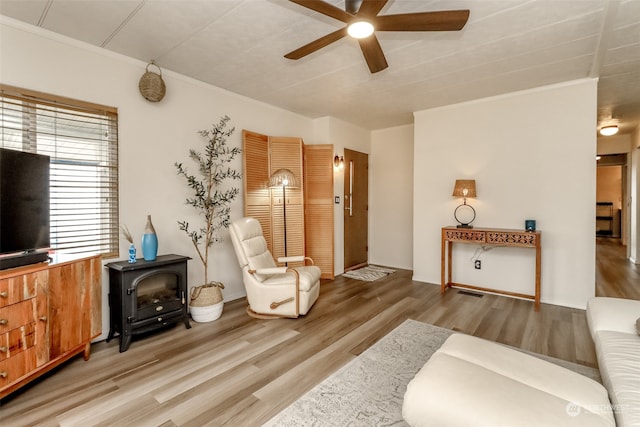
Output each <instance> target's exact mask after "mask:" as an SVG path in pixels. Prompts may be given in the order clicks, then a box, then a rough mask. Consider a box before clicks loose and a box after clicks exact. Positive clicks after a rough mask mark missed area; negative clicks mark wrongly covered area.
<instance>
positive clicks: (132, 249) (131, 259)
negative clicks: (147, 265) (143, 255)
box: [129, 243, 137, 264]
mask: <svg viewBox="0 0 640 427" xmlns="http://www.w3.org/2000/svg"><path fill="white" fill-rule="evenodd" d="M136 261H137V259H136V247H135V246H134V245H133V243H132V244H131V245H129V264H133V263H134V262H136Z"/></svg>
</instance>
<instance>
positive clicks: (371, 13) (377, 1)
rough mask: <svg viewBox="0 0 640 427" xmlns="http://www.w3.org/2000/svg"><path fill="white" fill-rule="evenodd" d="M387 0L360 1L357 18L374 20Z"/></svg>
mask: <svg viewBox="0 0 640 427" xmlns="http://www.w3.org/2000/svg"><path fill="white" fill-rule="evenodd" d="M388 1H389V0H362V4H361V5H360V9H359V10H358V16H365V17H369V18H374V17H375V16H376V15H377V14H378V12H380V11H381V10H382V8H383V7H384V5H385V4H387V2H388Z"/></svg>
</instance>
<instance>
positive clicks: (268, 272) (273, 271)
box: [249, 267, 287, 276]
mask: <svg viewBox="0 0 640 427" xmlns="http://www.w3.org/2000/svg"><path fill="white" fill-rule="evenodd" d="M286 272H287V267H273V268H259V269H257V270H249V273H251V274H256V273H257V274H264V275H267V276H269V275H273V274H284V273H286Z"/></svg>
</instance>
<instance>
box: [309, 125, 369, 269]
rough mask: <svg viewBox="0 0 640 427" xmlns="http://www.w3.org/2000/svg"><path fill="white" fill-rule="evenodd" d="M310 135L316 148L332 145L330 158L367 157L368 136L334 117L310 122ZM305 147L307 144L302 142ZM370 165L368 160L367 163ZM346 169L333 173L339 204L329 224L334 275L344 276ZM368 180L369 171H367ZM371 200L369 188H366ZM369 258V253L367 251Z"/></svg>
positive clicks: (358, 128)
mask: <svg viewBox="0 0 640 427" xmlns="http://www.w3.org/2000/svg"><path fill="white" fill-rule="evenodd" d="M314 135H315V143H316V144H333V151H334V154H337V155H338V156H344V149H345V148H348V149H350V150H354V151H359V152H361V153H366V154H369V153H370V151H371V148H370V146H371V132H370V131H369V130H367V129H364V128H361V127H359V126H356V125H354V124H351V123H347V122H345V121H342V120H340V119H336V118H335V117H323V118H320V119H316V120H314ZM305 143H307V141H306V140H305ZM369 162H371V159H369ZM345 170H346V169H342V170H337V169H335V168H334V170H333V191H334V193H333V194H334V196H339V197H340V203H339V204H334V210H333V215H334V224H333V227H334V229H333V242H334V243H333V251H334V255H333V258H334V266H333V270H334V274H336V275H338V274H342V273H344V173H345ZM369 177H370V178H369V179H370V180H371V169H369ZM369 197H371V186H369ZM369 224H371V211H369ZM369 235H371V232H369ZM369 256H371V251H369Z"/></svg>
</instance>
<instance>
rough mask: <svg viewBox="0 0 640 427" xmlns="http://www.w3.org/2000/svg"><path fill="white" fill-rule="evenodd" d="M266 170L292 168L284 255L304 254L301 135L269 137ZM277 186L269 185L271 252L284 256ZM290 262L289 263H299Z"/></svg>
mask: <svg viewBox="0 0 640 427" xmlns="http://www.w3.org/2000/svg"><path fill="white" fill-rule="evenodd" d="M269 154H270V166H271V170H270V172H271V173H273V172H275V171H277V170H278V169H282V168H286V169H289V170H290V171H291V172H293V175H294V176H295V177H296V180H297V181H298V188H287V190H286V195H287V199H286V207H287V255H288V256H296V255H304V254H305V253H304V247H305V245H304V205H303V194H304V180H303V175H302V139H301V138H289V137H274V136H272V137H269ZM282 194H283V192H282V189H281V188H272V189H271V214H272V218H273V223H272V227H273V255H274V257H275V258H278V257H283V256H285V251H284V217H283V205H282V204H283V202H284V200H283V198H282ZM303 264H304V263H290V264H289V265H293V266H295V265H303Z"/></svg>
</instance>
